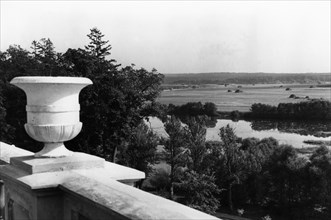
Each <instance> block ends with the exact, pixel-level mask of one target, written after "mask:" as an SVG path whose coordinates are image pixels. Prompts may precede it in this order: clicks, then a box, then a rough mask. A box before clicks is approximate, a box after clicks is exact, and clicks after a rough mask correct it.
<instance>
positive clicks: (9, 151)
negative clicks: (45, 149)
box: [0, 142, 34, 163]
mask: <svg viewBox="0 0 331 220" xmlns="http://www.w3.org/2000/svg"><path fill="white" fill-rule="evenodd" d="M32 155H34V153H32V152H31V151H27V150H23V149H21V148H18V147H15V145H10V144H6V143H4V142H0V160H1V161H4V162H6V163H10V158H12V157H23V156H32Z"/></svg>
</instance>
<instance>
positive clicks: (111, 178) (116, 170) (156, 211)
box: [0, 142, 218, 220]
mask: <svg viewBox="0 0 331 220" xmlns="http://www.w3.org/2000/svg"><path fill="white" fill-rule="evenodd" d="M31 155H33V153H32V152H29V151H25V150H22V149H19V148H16V147H15V146H13V145H7V144H4V143H1V142H0V160H1V161H2V164H5V165H1V166H0V178H1V179H3V180H4V182H5V183H6V182H7V185H8V184H14V185H16V186H17V190H18V191H17V192H16V188H15V187H13V188H11V189H9V188H8V189H7V188H6V195H11V196H12V197H13V198H14V201H15V202H16V203H17V204H14V205H12V206H13V207H14V208H15V207H16V209H17V210H18V209H20V210H23V211H21V213H19V214H17V213H15V214H16V215H20V216H25V217H27V219H37V220H38V219H42V220H46V219H64V220H80V219H95V220H102V219H110V218H111V219H115V220H117V219H125V220H131V219H141V220H146V219H160V220H161V219H162V220H163V219H169V220H170V219H174V220H175V219H176V220H178V219H183V220H184V219H203V220H205V219H206V220H207V219H210V220H212V219H218V218H216V217H214V216H211V215H208V214H206V213H203V212H200V211H197V210H195V209H192V208H189V207H187V206H184V205H181V204H179V203H176V202H173V201H171V200H167V199H164V198H162V197H159V196H156V195H153V194H150V193H147V192H144V191H142V190H139V189H137V188H134V187H132V185H133V184H134V182H136V181H137V180H140V179H143V178H145V174H144V173H143V172H141V171H138V170H135V169H132V168H128V167H125V166H121V165H118V164H114V163H110V162H105V163H104V167H97V168H93V167H92V168H84V169H70V170H63V171H55V172H40V173H29V172H27V171H26V170H24V169H21V167H19V166H15V165H13V164H10V161H11V160H10V158H12V159H13V158H15V157H24V156H31ZM123 183H125V184H123ZM50 195H51V196H50ZM20 197H22V198H20ZM23 200H25V201H23ZM50 201H51V202H50ZM8 204H9V205H10V201H8V198H6V208H7V209H8V208H9V205H8ZM56 204H57V205H56ZM15 205H16V206H15ZM35 206H36V207H35ZM13 207H12V209H13ZM17 207H19V208H17ZM55 207H56V208H55ZM54 210H56V211H54ZM51 212H53V214H51ZM9 214H10V213H9ZM7 217H8V216H7Z"/></svg>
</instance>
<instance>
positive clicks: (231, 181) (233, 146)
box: [218, 125, 247, 211]
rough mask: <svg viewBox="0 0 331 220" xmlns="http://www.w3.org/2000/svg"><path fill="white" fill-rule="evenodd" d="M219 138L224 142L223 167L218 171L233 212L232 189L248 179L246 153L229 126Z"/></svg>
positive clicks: (223, 129)
mask: <svg viewBox="0 0 331 220" xmlns="http://www.w3.org/2000/svg"><path fill="white" fill-rule="evenodd" d="M219 136H220V138H221V141H222V150H223V154H222V157H221V164H222V167H221V169H220V170H219V171H218V175H219V177H218V178H219V179H221V180H222V179H224V182H225V184H226V185H227V191H228V205H229V208H230V210H231V211H233V201H232V187H233V185H235V184H240V183H241V182H242V181H243V180H244V178H245V177H246V171H247V170H246V164H245V157H246V155H245V153H244V151H242V150H241V149H240V147H239V144H238V143H237V141H238V137H237V136H236V135H235V132H234V130H233V128H231V127H230V126H229V125H227V126H226V127H222V128H221V129H220V133H219Z"/></svg>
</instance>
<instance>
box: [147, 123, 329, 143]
mask: <svg viewBox="0 0 331 220" xmlns="http://www.w3.org/2000/svg"><path fill="white" fill-rule="evenodd" d="M149 121H150V125H151V128H152V129H153V131H154V132H155V133H157V134H158V135H161V136H165V137H166V136H167V134H166V132H165V130H164V126H163V123H162V122H161V121H160V120H159V119H158V118H156V117H150V120H149ZM228 124H229V125H230V126H231V127H232V128H234V130H235V133H236V135H237V136H238V137H241V138H248V137H255V138H259V139H262V138H267V137H273V138H275V139H276V140H278V141H279V143H280V144H289V145H292V146H293V147H295V148H302V147H312V146H314V145H310V144H306V143H304V141H308V140H312V141H331V133H330V132H331V122H315V121H312V122H300V121H268V120H256V121H245V120H239V121H232V120H227V119H214V121H212V122H210V123H208V128H207V135H206V139H207V140H219V136H218V132H219V129H220V128H221V127H224V126H226V125H228Z"/></svg>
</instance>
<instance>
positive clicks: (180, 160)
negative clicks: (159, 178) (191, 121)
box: [164, 116, 187, 199]
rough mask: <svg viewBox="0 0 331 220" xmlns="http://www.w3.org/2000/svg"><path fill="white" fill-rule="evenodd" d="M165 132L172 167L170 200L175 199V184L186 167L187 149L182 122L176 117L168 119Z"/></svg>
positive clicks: (165, 145)
mask: <svg viewBox="0 0 331 220" xmlns="http://www.w3.org/2000/svg"><path fill="white" fill-rule="evenodd" d="M164 128H165V131H166V132H167V134H168V136H169V138H168V139H167V140H166V141H165V143H164V149H165V151H166V162H167V163H168V164H169V165H170V168H171V170H170V189H169V192H170V199H174V183H175V181H178V172H180V170H179V169H180V168H181V167H183V166H185V165H186V161H187V148H186V141H185V131H184V128H183V127H182V124H181V121H180V120H179V119H177V118H176V117H175V116H171V117H170V118H168V120H167V121H166V123H165V124H164Z"/></svg>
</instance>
